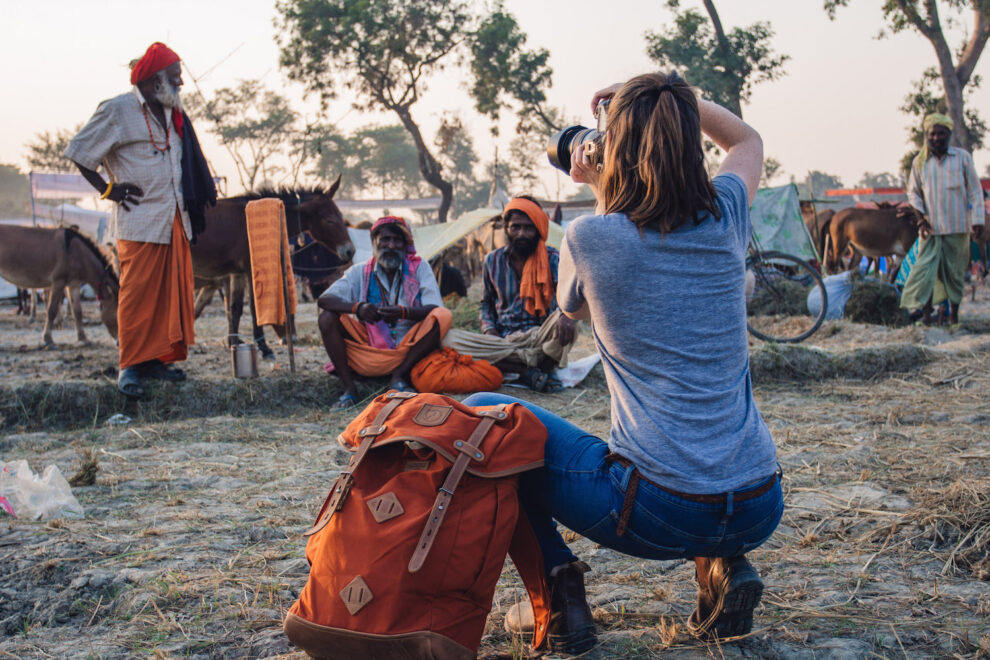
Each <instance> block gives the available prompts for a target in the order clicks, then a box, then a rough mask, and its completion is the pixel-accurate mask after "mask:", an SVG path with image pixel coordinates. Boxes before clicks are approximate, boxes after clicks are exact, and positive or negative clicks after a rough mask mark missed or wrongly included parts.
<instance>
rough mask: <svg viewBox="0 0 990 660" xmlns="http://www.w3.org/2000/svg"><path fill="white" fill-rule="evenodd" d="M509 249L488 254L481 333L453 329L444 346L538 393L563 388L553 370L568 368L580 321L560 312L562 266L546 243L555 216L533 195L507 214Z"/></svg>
mask: <svg viewBox="0 0 990 660" xmlns="http://www.w3.org/2000/svg"><path fill="white" fill-rule="evenodd" d="M502 222H503V224H504V227H505V238H506V245H505V247H501V248H498V249H497V250H495V251H493V252H490V253H488V255H487V256H486V257H485V266H484V270H483V273H482V277H483V278H484V281H485V292H484V296H483V297H482V300H481V310H480V314H479V316H480V317H481V330H482V332H483V333H484V334H483V335H479V334H477V333H474V332H468V331H466V330H458V329H454V330H451V331H450V332H449V333H448V334H447V336H446V337H445V338H444V342H443V343H444V346H449V347H451V348H453V349H455V350H457V351H458V352H460V353H463V354H465V355H471V356H472V357H475V358H478V359H483V360H488V361H489V362H491V363H492V364H494V365H495V366H497V367H498V368H499V369H501V370H502V371H503V372H506V373H517V374H519V375H520V377H521V382H522V383H523V384H525V385H527V386H529V387H530V388H531V389H533V390H536V391H538V392H555V391H557V390H559V389H561V388H562V387H563V385H562V384H561V382H560V381H559V380H558V379H557V377H556V376H555V375H554V369H555V367H558V366H561V367H563V366H566V365H567V354H568V352H569V351H570V347H571V344H573V342H574V337H575V335H576V326H575V322H574V321H572V320H571V319H569V318H567V317H566V316H564V315H563V314H561V313H560V310H559V309H558V308H557V262H558V261H559V260H560V255H559V253H558V252H557V250H555V249H554V248H552V247H550V246H548V245H547V243H546V241H547V234H548V232H549V231H550V218H549V217H548V216H547V214H546V212H544V211H543V209H542V208H540V205H539V204H538V203H537V202H536V200H535V199H533V198H532V197H525V196H523V197H516V198H515V199H513V200H511V201H510V202H509V203H508V204H506V206H505V209H503V211H502Z"/></svg>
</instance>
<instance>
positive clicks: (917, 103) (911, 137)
mask: <svg viewBox="0 0 990 660" xmlns="http://www.w3.org/2000/svg"><path fill="white" fill-rule="evenodd" d="M940 82H941V80H940V76H939V74H938V70H937V69H935V67H929V68H927V69H925V70H924V71H923V72H922V74H921V78H920V79H919V80H916V81H914V85H915V89H914V91H912V92H911V93H910V94H908V95H907V96H905V97H904V104H903V105H901V107H900V110H901V112H903V113H905V114H906V115H908V116H909V117H912V118H914V122H913V124H912V125H911V126H910V127H909V128H908V144H909V145H910V148H909V149H908V151H907V153H905V154H904V156H903V157H902V158H901V171H902V172H907V171H908V170H910V169H911V163H912V162H914V157H915V156H917V155H918V151H919V150H920V149H921V147H922V145H923V144H924V143H925V129H924V126H923V125H922V122H923V121H924V119H925V115H928V114H931V113H932V112H940V113H942V114H946V113H948V104H947V102H946V98H945V94H944V92H943V88H942V86H941V84H940ZM980 82H981V78H980V76H979V75H976V74H974V75H973V77H972V78H971V79H970V81H969V84H968V85H966V89H965V90H964V92H963V98H965V99H966V100H967V101H969V100H971V99H972V95H973V92H975V91H976V90H977V89H978V88H979V86H980ZM963 114H964V115H965V116H966V130H967V132H968V134H969V136H970V138H971V139H972V144H971V146H970V148H971V149H979V148H980V147H982V146H983V138H984V137H985V136H986V133H987V124H986V122H985V121H984V120H983V118H982V117H981V116H980V113H979V112H977V110H976V108H974V107H973V106H972V105H971V106H969V107H968V108H966V109H965V111H964V113H963Z"/></svg>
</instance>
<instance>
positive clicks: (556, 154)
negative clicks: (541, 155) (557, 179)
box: [547, 126, 599, 174]
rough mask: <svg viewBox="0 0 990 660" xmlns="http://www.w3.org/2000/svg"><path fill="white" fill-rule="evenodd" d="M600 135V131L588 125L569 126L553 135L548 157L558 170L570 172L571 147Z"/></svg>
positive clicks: (548, 146)
mask: <svg viewBox="0 0 990 660" xmlns="http://www.w3.org/2000/svg"><path fill="white" fill-rule="evenodd" d="M598 135H599V133H598V131H596V130H595V129H593V128H588V127H587V126H568V127H567V128H564V129H563V130H560V131H558V132H557V133H554V134H553V136H551V138H550V142H549V143H548V144H547V159H548V160H549V161H550V164H551V165H553V166H554V167H556V168H557V169H558V170H561V171H563V172H567V173H568V174H570V173H571V149H573V148H574V146H575V145H578V144H582V143H584V142H590V141H592V140H594V139H595V138H596V137H598Z"/></svg>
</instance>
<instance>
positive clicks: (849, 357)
mask: <svg viewBox="0 0 990 660" xmlns="http://www.w3.org/2000/svg"><path fill="white" fill-rule="evenodd" d="M932 359H934V353H933V352H932V351H930V350H928V349H926V348H923V347H921V346H917V345H915V344H907V343H897V344H888V345H887V346H878V347H870V348H860V349H856V350H854V351H840V352H831V351H824V350H821V349H817V348H808V347H805V346H793V345H789V344H774V343H766V344H763V345H762V346H760V348H759V349H757V350H756V351H753V352H752V353H751V354H750V356H749V369H750V373H751V374H752V377H753V381H754V382H769V381H819V380H821V379H823V378H854V379H857V380H866V379H869V378H875V377H877V376H880V375H882V374H885V373H904V372H909V371H913V370H915V369H917V368H918V367H921V366H922V365H924V364H926V363H928V362H931V361H932Z"/></svg>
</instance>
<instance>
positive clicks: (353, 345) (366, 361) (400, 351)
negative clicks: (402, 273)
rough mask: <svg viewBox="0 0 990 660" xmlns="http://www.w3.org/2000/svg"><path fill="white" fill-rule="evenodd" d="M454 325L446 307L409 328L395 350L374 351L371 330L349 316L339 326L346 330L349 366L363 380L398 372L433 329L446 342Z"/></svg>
mask: <svg viewBox="0 0 990 660" xmlns="http://www.w3.org/2000/svg"><path fill="white" fill-rule="evenodd" d="M453 323H454V315H453V314H451V313H450V310H449V309H447V308H446V307H434V308H433V309H431V310H430V313H429V315H428V316H427V317H426V318H425V319H423V320H422V321H420V322H419V323H417V324H416V325H414V326H413V327H411V328H409V332H407V333H406V335H405V336H404V337H403V338H402V341H400V342H399V345H398V346H396V347H395V348H373V347H372V346H371V343H370V340H369V339H368V329H367V328H365V327H364V324H363V323H361V322H360V321H358V320H357V318H356V317H354V316H351V315H350V314H341V315H340V325H341V326H342V327H343V329H344V333H345V336H344V347H345V348H346V350H347V364H348V366H350V368H351V370H352V371H354V372H355V373H358V374H361V375H362V376H385V375H388V374H390V373H392V372H393V371H395V370H396V369H398V368H399V365H400V364H402V361H403V360H404V359H406V354H407V353H409V349H410V348H412V346H413V344H415V343H417V342H418V341H420V340H421V339H423V338H424V337H426V334H427V333H428V332H429V331H430V330H432V329H433V328H434V326H436V327H438V328H439V329H440V339H443V337H444V335H446V334H447V331H448V330H450V326H451V325H453Z"/></svg>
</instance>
